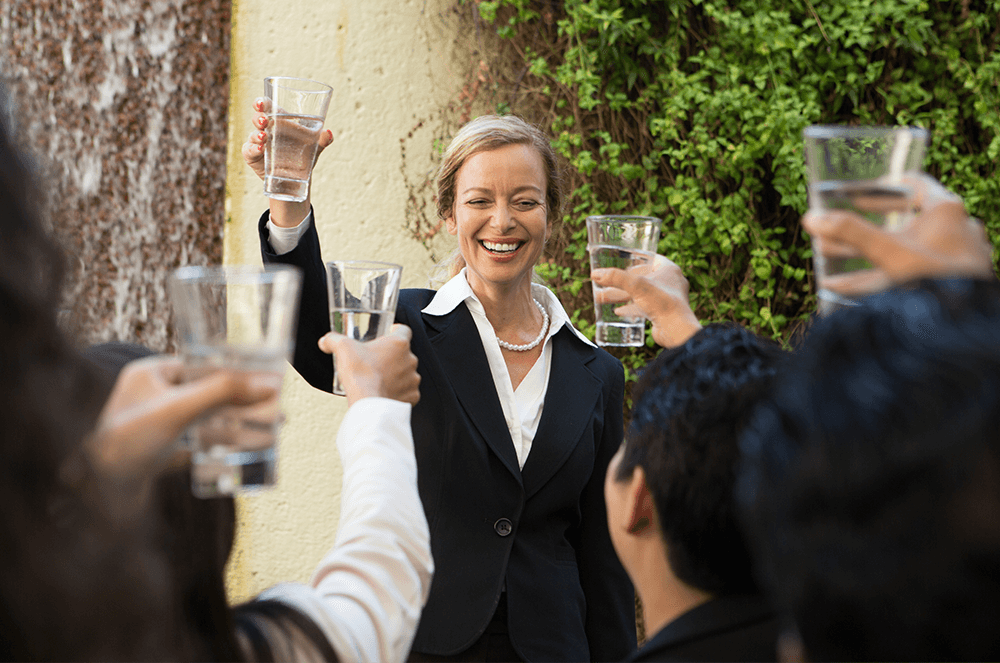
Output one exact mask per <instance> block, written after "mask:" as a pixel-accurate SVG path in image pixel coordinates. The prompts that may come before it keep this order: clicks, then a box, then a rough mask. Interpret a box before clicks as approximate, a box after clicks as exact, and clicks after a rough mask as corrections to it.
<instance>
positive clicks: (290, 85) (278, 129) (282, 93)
mask: <svg viewBox="0 0 1000 663" xmlns="http://www.w3.org/2000/svg"><path fill="white" fill-rule="evenodd" d="M332 93H333V88H331V87H330V86H329V85H326V84H324V83H317V82H316V81H310V80H307V79H305V78H288V77H285V76H270V77H268V78H265V79H264V96H265V97H267V99H268V101H267V102H265V106H266V108H265V112H266V113H267V140H266V141H265V143H264V195H265V196H267V197H269V198H274V199H276V200H287V201H291V202H302V201H304V200H305V199H306V198H307V197H308V195H309V182H310V179H311V177H312V168H313V163H314V162H315V161H316V151H317V149H318V147H319V134H320V132H321V131H322V130H323V122H324V121H325V120H326V111H327V109H328V108H329V106H330V97H331V95H332Z"/></svg>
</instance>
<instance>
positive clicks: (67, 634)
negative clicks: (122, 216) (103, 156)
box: [0, 90, 174, 660]
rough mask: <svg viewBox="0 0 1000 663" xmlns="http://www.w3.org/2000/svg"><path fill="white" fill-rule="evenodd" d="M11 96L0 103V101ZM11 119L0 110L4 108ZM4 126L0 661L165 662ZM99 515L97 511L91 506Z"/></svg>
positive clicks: (94, 381)
mask: <svg viewBox="0 0 1000 663" xmlns="http://www.w3.org/2000/svg"><path fill="white" fill-rule="evenodd" d="M3 94H4V92H3V91H2V90H0V96H2V95H3ZM2 106H4V104H3V103H2V102H0V107H2ZM6 119H7V118H6V117H4V116H3V115H0V418H2V419H3V422H4V426H3V434H2V435H0V454H2V457H3V463H0V531H2V532H3V543H2V545H0V659H3V660H27V659H51V660H76V659H82V658H91V659H107V660H114V659H119V658H130V659H136V658H143V657H149V656H151V655H153V652H158V653H157V654H156V655H159V656H162V657H164V658H169V657H170V656H171V653H173V651H174V650H172V649H171V648H170V644H169V635H168V628H167V627H166V625H163V629H162V635H163V636H164V637H162V638H161V637H158V636H157V634H156V633H155V632H153V629H150V628H149V627H150V625H152V624H154V623H156V621H157V619H158V618H159V616H160V613H159V609H160V601H159V598H160V597H159V594H158V590H159V588H160V587H161V585H159V581H160V580H162V576H160V575H159V574H160V572H161V570H162V569H161V568H160V566H159V565H158V563H157V562H158V560H156V559H155V558H154V557H150V556H147V555H145V553H146V552H147V551H146V550H145V549H144V548H142V546H141V544H142V542H143V540H144V539H143V537H142V536H141V533H134V532H131V531H129V532H121V531H116V530H115V529H113V528H112V527H111V526H110V524H109V523H107V522H104V521H102V513H101V510H100V509H99V508H98V507H97V506H95V504H93V503H92V502H91V501H88V500H86V499H84V496H85V495H90V494H91V493H90V492H89V491H88V490H87V487H88V486H89V485H91V482H92V481H93V480H94V479H95V476H94V472H93V471H92V468H91V467H90V464H89V463H88V462H87V458H86V457H85V455H84V454H83V453H82V451H81V450H82V445H83V441H84V439H85V437H86V436H87V434H88V433H89V432H90V430H91V429H92V427H93V425H94V423H95V422H96V420H97V417H98V414H99V412H100V407H101V405H102V403H103V395H104V391H103V390H104V384H103V381H102V379H101V376H100V375H99V373H98V371H96V370H95V368H94V367H93V366H92V365H90V364H89V363H88V362H87V361H85V360H84V359H83V358H82V357H81V356H80V355H79V353H78V352H77V351H76V348H75V346H74V344H73V342H72V341H71V339H69V338H67V337H66V336H65V335H64V334H63V332H62V331H61V330H60V328H59V325H58V322H57V319H58V318H57V312H58V306H59V303H60V297H61V288H62V280H63V271H64V270H63V265H64V262H63V255H62V251H61V249H60V247H59V245H58V244H57V242H56V241H55V240H54V238H53V237H52V236H51V235H50V234H49V233H48V231H47V229H46V227H45V225H44V223H43V217H42V214H43V210H42V209H41V207H40V203H39V201H41V200H42V199H43V196H42V195H41V192H40V190H39V189H38V187H37V185H36V183H35V178H34V176H33V174H32V171H31V168H30V166H29V165H28V162H27V160H26V159H25V157H24V153H23V152H22V151H21V150H19V149H18V148H17V147H15V145H14V143H13V134H12V131H11V129H10V127H9V126H8V125H7V124H5V120H6ZM95 501H96V500H95Z"/></svg>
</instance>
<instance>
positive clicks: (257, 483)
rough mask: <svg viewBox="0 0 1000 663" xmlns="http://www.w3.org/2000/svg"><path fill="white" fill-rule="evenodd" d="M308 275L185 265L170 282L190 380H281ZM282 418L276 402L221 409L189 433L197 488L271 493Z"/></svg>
mask: <svg viewBox="0 0 1000 663" xmlns="http://www.w3.org/2000/svg"><path fill="white" fill-rule="evenodd" d="M301 281H302V275H301V272H300V271H299V270H298V268H295V267H290V266H286V265H275V266H268V267H265V268H261V267H253V266H235V265H232V266H214V267H181V268H180V269H178V270H177V271H176V272H174V274H173V276H172V277H171V279H170V294H171V299H172V301H173V306H174V320H175V324H176V326H177V331H178V333H179V336H180V355H181V357H182V359H183V363H184V367H183V376H182V379H183V380H184V381H190V380H194V379H197V378H201V377H204V376H205V375H208V374H210V373H212V372H214V371H217V370H220V369H228V370H234V371H241V372H245V373H249V374H251V376H252V379H254V380H256V381H258V382H259V383H260V384H267V385H270V386H273V388H274V389H275V392H276V393H279V394H280V391H281V383H282V379H283V376H284V373H285V369H286V367H287V366H288V362H289V360H290V359H291V356H292V349H293V347H294V343H295V341H294V338H295V335H294V330H295V322H296V319H297V315H298V307H299V293H300V289H301ZM281 421H282V416H281V412H280V410H279V408H278V401H277V398H275V399H273V400H272V401H270V402H267V403H264V404H261V405H258V406H252V407H240V406H225V407H220V408H217V409H215V410H213V411H212V412H210V413H208V414H207V415H206V416H204V417H202V418H201V419H199V420H198V421H196V422H195V423H194V424H193V425H192V426H191V427H190V429H189V430H188V432H187V439H188V440H189V443H190V445H191V488H192V491H193V492H194V494H195V496H197V497H203V498H207V497H217V496H220V495H232V494H234V493H244V492H251V491H255V490H260V489H264V488H269V487H271V486H273V485H274V484H275V482H276V481H277V462H278V454H277V442H278V431H279V429H280V426H281Z"/></svg>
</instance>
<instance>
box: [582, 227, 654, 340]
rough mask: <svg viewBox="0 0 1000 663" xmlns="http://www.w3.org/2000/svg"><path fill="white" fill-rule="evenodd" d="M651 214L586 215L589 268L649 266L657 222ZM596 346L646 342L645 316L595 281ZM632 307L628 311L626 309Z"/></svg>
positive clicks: (650, 264) (637, 267) (628, 301)
mask: <svg viewBox="0 0 1000 663" xmlns="http://www.w3.org/2000/svg"><path fill="white" fill-rule="evenodd" d="M662 223H663V222H662V221H661V220H660V219H657V218H656V217H653V216H625V215H608V216H588V217H587V250H588V251H589V252H590V268H591V269H598V268H602V267H616V268H618V269H643V268H648V267H650V266H652V264H653V259H654V258H655V257H656V245H657V243H658V242H659V241H660V225H661V224H662ZM593 287H594V310H595V312H596V316H597V333H596V334H595V339H594V340H595V341H596V343H597V344H598V345H607V346H623V347H624V346H631V347H638V346H641V345H643V344H644V343H645V342H646V318H645V317H644V316H643V315H642V314H641V313H640V312H638V310H635V307H634V306H631V301H630V300H629V299H628V298H627V297H626V299H624V300H620V299H617V298H615V297H613V296H612V294H613V292H614V291H613V289H611V288H601V287H599V286H598V285H596V284H594V286H593ZM630 308H631V309H633V310H632V311H631V312H630V311H629V309H630Z"/></svg>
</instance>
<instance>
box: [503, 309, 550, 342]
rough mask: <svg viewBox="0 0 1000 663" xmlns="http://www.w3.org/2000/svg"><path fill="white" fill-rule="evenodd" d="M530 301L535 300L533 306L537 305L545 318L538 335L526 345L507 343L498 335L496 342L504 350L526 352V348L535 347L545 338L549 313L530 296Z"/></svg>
mask: <svg viewBox="0 0 1000 663" xmlns="http://www.w3.org/2000/svg"><path fill="white" fill-rule="evenodd" d="M531 301H533V302H535V306H537V307H538V310H539V311H541V312H542V317H543V318H545V319H544V320H542V330H541V331H540V332H538V336H536V337H535V340H534V341H532V342H531V343H528V344H526V345H514V344H513V343H508V342H507V341H502V340H500V337H499V336H498V337H497V343H499V344H500V347H501V348H504V349H505V350H513V351H514V352H527V351H528V350H532V349H534V348H535V347H537V346H538V344H539V343H541V342H542V339H543V338H545V332H546V331H548V329H549V313H548V311H546V310H545V307H544V306H542V305H541V304H540V303H539V302H538V300H537V299H534V298H532V300H531Z"/></svg>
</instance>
